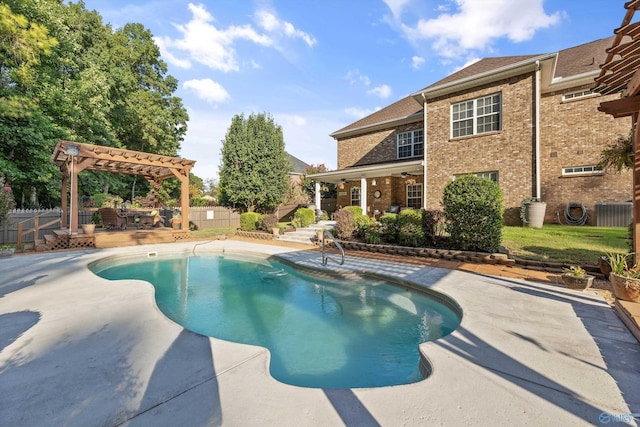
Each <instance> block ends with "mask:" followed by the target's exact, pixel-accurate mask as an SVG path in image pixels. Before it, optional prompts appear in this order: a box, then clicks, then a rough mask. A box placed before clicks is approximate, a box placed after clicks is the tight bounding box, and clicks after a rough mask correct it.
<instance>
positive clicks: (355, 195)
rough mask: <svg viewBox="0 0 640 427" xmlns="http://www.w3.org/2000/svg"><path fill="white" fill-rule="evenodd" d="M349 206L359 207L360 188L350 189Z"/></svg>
mask: <svg viewBox="0 0 640 427" xmlns="http://www.w3.org/2000/svg"><path fill="white" fill-rule="evenodd" d="M351 206H360V187H353V188H352V189H351Z"/></svg>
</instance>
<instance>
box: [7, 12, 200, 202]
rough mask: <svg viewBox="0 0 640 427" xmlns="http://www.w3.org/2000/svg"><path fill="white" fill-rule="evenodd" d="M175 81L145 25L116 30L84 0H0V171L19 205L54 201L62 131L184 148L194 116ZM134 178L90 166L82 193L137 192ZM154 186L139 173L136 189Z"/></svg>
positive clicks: (131, 145)
mask: <svg viewBox="0 0 640 427" xmlns="http://www.w3.org/2000/svg"><path fill="white" fill-rule="evenodd" d="M177 87H178V82H177V80H176V79H175V78H174V77H172V76H170V75H168V74H167V65H166V64H165V63H164V61H162V60H161V59H160V51H159V49H158V47H157V46H156V45H155V43H154V41H153V36H152V34H151V33H150V31H148V30H147V29H145V28H144V27H143V26H142V25H141V24H127V25H125V26H124V27H123V28H120V29H115V30H114V29H113V28H111V26H110V25H105V24H103V23H102V17H101V16H100V15H99V14H98V13H97V12H95V11H89V10H87V9H86V8H85V5H84V3H83V2H81V1H80V2H78V3H68V4H67V3H65V2H63V1H62V0H39V1H36V0H5V1H4V2H3V4H2V5H0V178H4V181H5V182H6V183H7V184H9V185H10V186H11V187H12V189H13V191H14V193H15V196H16V201H17V203H18V205H20V206H22V207H26V206H29V205H31V204H33V205H44V206H56V205H57V204H58V203H59V200H60V194H59V193H60V172H59V171H58V170H57V169H56V168H55V167H54V166H53V164H52V162H51V153H52V151H53V147H54V146H55V144H56V142H57V140H59V139H68V140H74V141H79V142H87V143H90V144H97V145H106V146H112V147H121V148H125V149H130V150H139V151H146V152H150V153H156V154H163V155H176V154H177V152H178V150H179V148H180V143H181V142H182V140H183V139H184V135H185V133H186V130H187V121H188V115H187V112H186V109H185V108H184V107H183V105H182V100H181V99H180V98H178V97H175V96H174V95H173V94H174V92H175V91H176V89H177ZM135 184H136V181H135V180H134V179H133V178H132V177H127V176H122V175H114V174H100V173H97V172H86V173H83V174H82V175H81V179H80V180H79V185H80V189H79V191H80V192H81V193H84V194H93V193H96V192H100V191H104V190H105V189H110V191H112V192H114V191H119V192H122V193H123V194H119V195H120V196H122V197H123V198H125V199H126V198H129V197H130V194H131V189H132V188H133V187H132V186H135ZM140 187H142V190H144V189H145V188H148V187H147V184H146V182H144V181H143V182H138V189H140Z"/></svg>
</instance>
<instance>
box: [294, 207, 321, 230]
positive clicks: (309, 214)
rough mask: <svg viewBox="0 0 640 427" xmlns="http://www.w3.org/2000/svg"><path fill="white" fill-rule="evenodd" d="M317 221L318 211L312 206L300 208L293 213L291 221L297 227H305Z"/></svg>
mask: <svg viewBox="0 0 640 427" xmlns="http://www.w3.org/2000/svg"><path fill="white" fill-rule="evenodd" d="M314 222H316V213H315V212H314V211H313V209H311V208H299V209H298V210H297V211H296V213H295V214H293V220H292V221H291V223H292V224H293V226H294V227H296V228H304V227H307V226H309V225H311V224H313V223H314Z"/></svg>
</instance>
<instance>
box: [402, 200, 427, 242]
mask: <svg viewBox="0 0 640 427" xmlns="http://www.w3.org/2000/svg"><path fill="white" fill-rule="evenodd" d="M396 221H397V224H398V243H399V244H400V245H402V246H411V247H419V246H422V245H423V244H424V230H423V229H422V211H420V210H417V209H405V210H403V211H400V213H399V214H398V217H397V220H396Z"/></svg>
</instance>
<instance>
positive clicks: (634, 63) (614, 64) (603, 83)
mask: <svg viewBox="0 0 640 427" xmlns="http://www.w3.org/2000/svg"><path fill="white" fill-rule="evenodd" d="M624 7H625V9H626V13H625V16H624V18H623V20H622V24H621V25H620V27H619V28H617V29H616V30H614V33H615V38H614V40H613V45H612V46H611V47H610V48H609V49H607V58H606V60H605V63H604V64H602V65H601V66H600V68H601V72H600V75H599V76H598V77H596V79H595V81H596V87H595V89H594V91H596V92H599V93H602V94H604V95H607V94H613V93H617V92H622V96H621V97H620V99H616V100H613V101H608V102H602V103H601V104H600V107H599V108H598V110H600V111H603V112H605V113H607V114H611V115H612V116H614V117H616V118H618V117H629V116H630V117H631V118H632V130H633V132H632V135H633V151H634V165H633V252H634V253H635V254H636V260H637V259H638V256H640V144H638V141H639V139H640V127H639V126H638V117H639V116H640V22H632V20H633V15H634V14H635V12H636V11H637V10H638V9H640V0H633V1H628V2H626V3H625V4H624Z"/></svg>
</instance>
